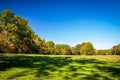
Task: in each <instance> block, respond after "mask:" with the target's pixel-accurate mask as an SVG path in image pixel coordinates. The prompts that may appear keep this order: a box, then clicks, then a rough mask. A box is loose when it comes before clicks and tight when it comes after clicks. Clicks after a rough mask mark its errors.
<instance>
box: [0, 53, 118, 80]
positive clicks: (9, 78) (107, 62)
mask: <svg viewBox="0 0 120 80" xmlns="http://www.w3.org/2000/svg"><path fill="white" fill-rule="evenodd" d="M0 80H120V56H115V55H107V56H105V55H97V56H85V55H82V56H81V55H75V56H72V55H69V56H64V55H63V56H62V55H11V54H10V55H9V54H7V55H0Z"/></svg>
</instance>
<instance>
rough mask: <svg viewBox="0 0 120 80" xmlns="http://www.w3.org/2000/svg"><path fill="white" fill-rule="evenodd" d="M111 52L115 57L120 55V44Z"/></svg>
mask: <svg viewBox="0 0 120 80" xmlns="http://www.w3.org/2000/svg"><path fill="white" fill-rule="evenodd" d="M111 52H112V54H113V55H120V44H118V45H115V46H113V47H112V49H111Z"/></svg>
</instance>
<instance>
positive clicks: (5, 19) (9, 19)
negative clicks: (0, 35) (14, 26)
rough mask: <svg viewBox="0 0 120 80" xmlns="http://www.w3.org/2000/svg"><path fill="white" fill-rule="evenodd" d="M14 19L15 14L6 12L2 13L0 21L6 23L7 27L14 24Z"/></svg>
mask: <svg viewBox="0 0 120 80" xmlns="http://www.w3.org/2000/svg"><path fill="white" fill-rule="evenodd" d="M13 17H14V13H13V12H12V11H11V10H4V11H3V12H2V13H1V16H0V20H1V21H2V22H3V23H4V25H5V26H7V24H8V23H9V24H10V23H12V22H13V20H12V19H13Z"/></svg>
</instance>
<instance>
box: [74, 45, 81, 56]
mask: <svg viewBox="0 0 120 80" xmlns="http://www.w3.org/2000/svg"><path fill="white" fill-rule="evenodd" d="M80 48H81V44H77V45H76V46H75V51H74V54H76V55H80Z"/></svg>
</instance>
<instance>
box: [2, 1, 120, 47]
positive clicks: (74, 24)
mask: <svg viewBox="0 0 120 80" xmlns="http://www.w3.org/2000/svg"><path fill="white" fill-rule="evenodd" d="M4 9H11V10H12V11H14V12H15V13H16V14H18V15H20V16H21V17H24V18H25V19H27V20H28V21H29V25H30V26H31V27H32V29H33V30H34V31H35V33H37V34H38V35H39V36H40V38H42V39H45V40H46V41H49V40H52V41H54V42H55V43H63V44H69V45H70V46H75V45H76V44H79V43H82V42H87V41H90V42H92V43H93V45H94V47H95V48H96V49H108V48H111V47H112V46H113V45H116V44H119V43H120V1H119V0H0V11H2V10H4Z"/></svg>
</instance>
